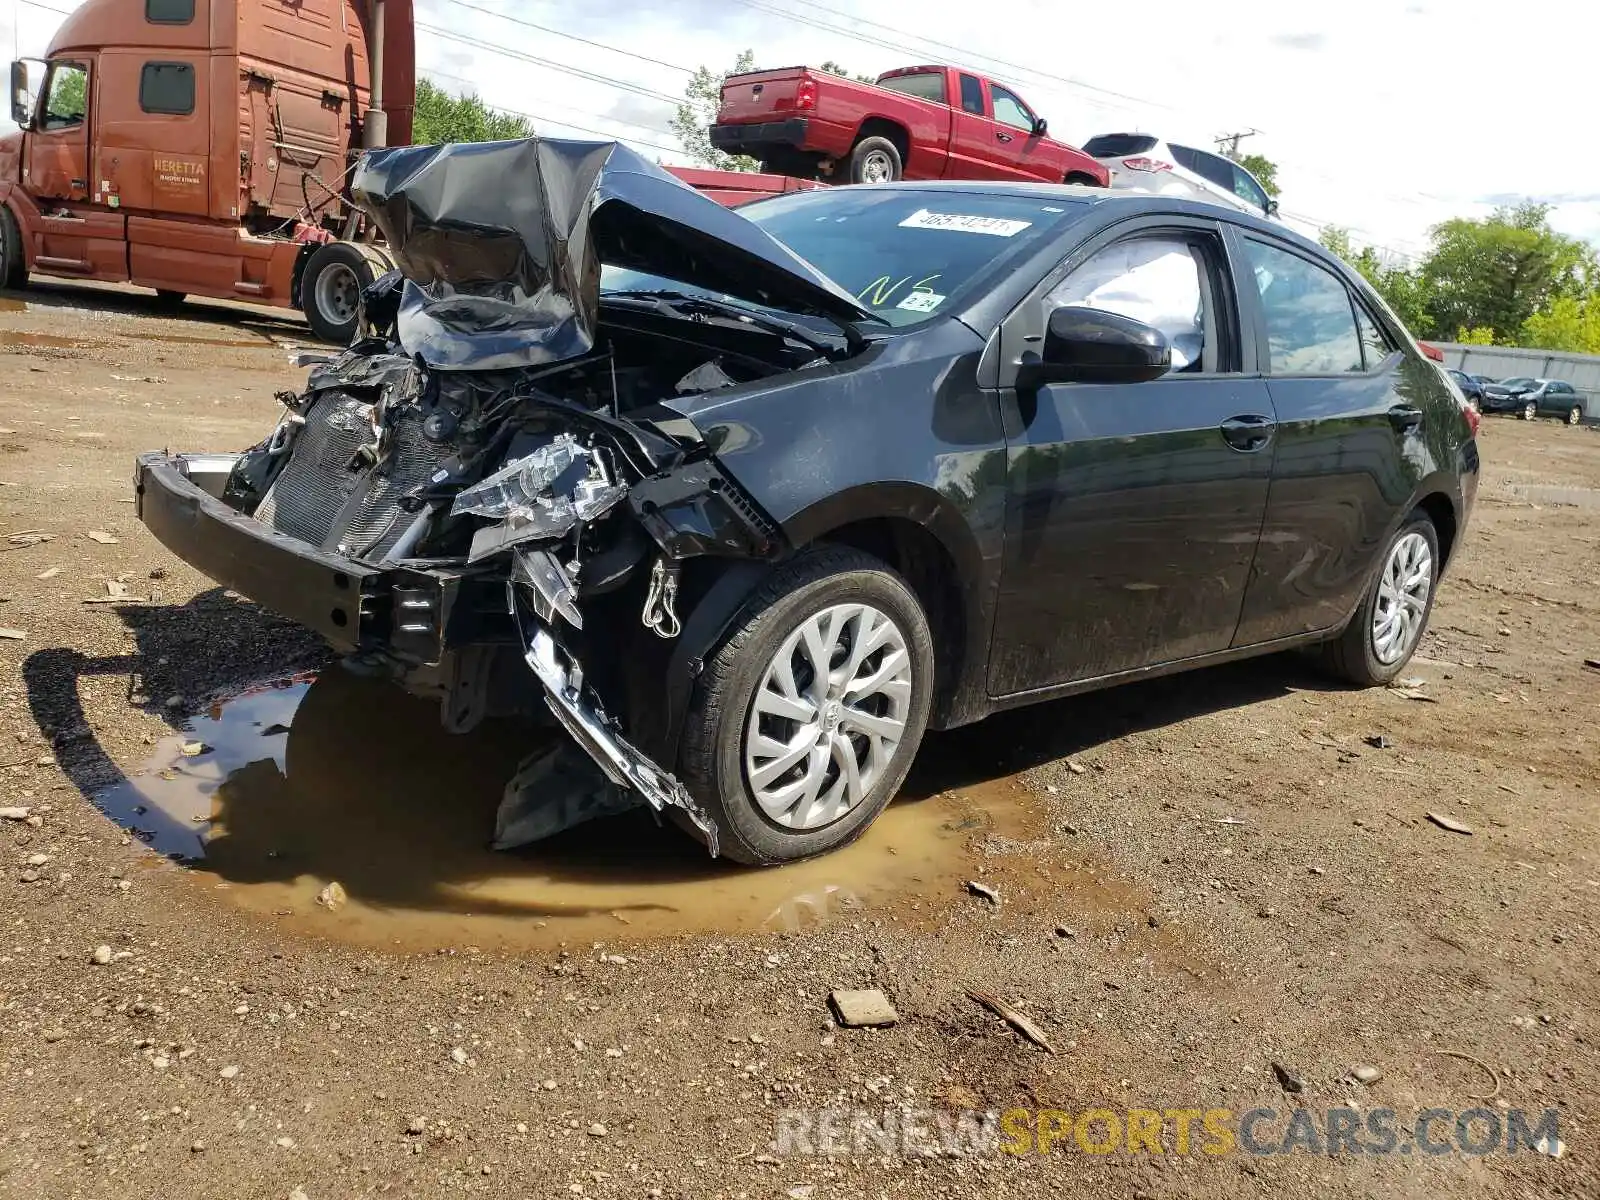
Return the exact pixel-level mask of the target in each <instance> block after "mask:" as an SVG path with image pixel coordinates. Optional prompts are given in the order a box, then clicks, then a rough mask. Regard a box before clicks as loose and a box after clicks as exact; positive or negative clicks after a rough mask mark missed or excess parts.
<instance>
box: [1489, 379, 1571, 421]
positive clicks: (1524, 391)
mask: <svg viewBox="0 0 1600 1200" xmlns="http://www.w3.org/2000/svg"><path fill="white" fill-rule="evenodd" d="M1482 406H1483V410H1484V411H1485V412H1513V413H1520V414H1521V416H1522V419H1523V420H1524V421H1532V420H1534V419H1535V418H1537V417H1538V416H1539V414H1540V413H1554V414H1556V415H1558V416H1560V417H1562V418H1563V419H1565V420H1566V422H1567V424H1568V425H1578V424H1581V423H1582V421H1583V418H1584V417H1585V416H1587V415H1588V407H1589V406H1588V400H1587V397H1585V395H1584V394H1583V393H1582V392H1580V391H1578V389H1577V388H1575V387H1573V386H1572V385H1571V384H1570V383H1568V382H1567V381H1566V380H1564V379H1532V378H1529V377H1528V376H1525V375H1523V376H1518V377H1516V378H1514V379H1506V380H1502V381H1501V382H1500V383H1495V384H1490V385H1489V386H1487V387H1485V388H1484V389H1483V402H1482Z"/></svg>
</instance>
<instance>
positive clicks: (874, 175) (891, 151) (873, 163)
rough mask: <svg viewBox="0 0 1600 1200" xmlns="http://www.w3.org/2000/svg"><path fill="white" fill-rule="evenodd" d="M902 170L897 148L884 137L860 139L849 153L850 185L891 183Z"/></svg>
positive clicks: (898, 176)
mask: <svg viewBox="0 0 1600 1200" xmlns="http://www.w3.org/2000/svg"><path fill="white" fill-rule="evenodd" d="M904 169H905V165H904V164H903V163H902V162H901V161H900V150H899V148H898V147H896V146H895V144H894V143H893V142H891V141H890V140H889V139H888V138H886V137H869V138H862V139H861V140H860V141H859V142H857V143H856V145H855V149H853V150H852V151H850V182H851V183H893V182H894V181H895V180H897V179H899V178H900V176H901V174H902V173H903V172H904Z"/></svg>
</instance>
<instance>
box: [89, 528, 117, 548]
mask: <svg viewBox="0 0 1600 1200" xmlns="http://www.w3.org/2000/svg"><path fill="white" fill-rule="evenodd" d="M83 536H84V537H86V538H88V539H89V540H90V541H91V542H99V543H100V544H101V545H102V546H115V545H117V544H118V542H119V539H118V538H114V537H112V536H111V535H110V534H109V533H106V532H105V531H104V530H100V529H91V530H89V531H88V532H87V533H85V534H84V535H83Z"/></svg>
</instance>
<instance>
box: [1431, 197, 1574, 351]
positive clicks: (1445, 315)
mask: <svg viewBox="0 0 1600 1200" xmlns="http://www.w3.org/2000/svg"><path fill="white" fill-rule="evenodd" d="M1549 212H1550V210H1549V207H1548V206H1547V205H1543V204H1535V203H1532V202H1527V203H1523V204H1519V205H1517V206H1516V207H1514V208H1499V209H1496V210H1495V211H1494V213H1493V215H1491V216H1489V217H1487V218H1485V219H1483V220H1477V221H1475V220H1470V219H1468V218H1465V217H1456V218H1454V219H1453V220H1449V221H1445V222H1443V223H1442V224H1440V225H1436V226H1434V228H1433V248H1432V250H1431V251H1430V252H1429V254H1428V256H1427V258H1426V259H1424V260H1423V263H1422V267H1421V272H1420V274H1421V278H1422V280H1423V282H1424V283H1425V284H1426V285H1427V289H1428V293H1429V295H1428V313H1429V316H1430V317H1431V318H1432V321H1433V324H1434V326H1435V327H1436V328H1438V329H1478V328H1489V329H1493V330H1496V331H1498V333H1499V335H1500V336H1501V337H1502V338H1505V339H1508V340H1510V341H1512V342H1514V341H1515V340H1516V339H1517V338H1518V336H1519V335H1520V334H1521V332H1522V330H1523V328H1524V327H1525V326H1526V325H1527V323H1528V321H1529V320H1530V319H1531V318H1532V317H1533V316H1534V315H1535V314H1536V313H1540V312H1543V311H1545V310H1547V309H1548V308H1549V307H1550V306H1551V305H1552V304H1554V303H1555V302H1556V301H1557V300H1560V299H1562V298H1563V297H1569V298H1574V299H1576V298H1578V297H1581V296H1582V295H1584V293H1585V292H1586V291H1587V290H1588V289H1589V288H1590V287H1591V286H1592V285H1593V284H1594V283H1595V282H1600V271H1597V269H1596V262H1595V252H1594V250H1593V249H1592V248H1591V247H1589V246H1587V245H1585V244H1584V243H1583V242H1580V241H1578V240H1577V239H1576V238H1570V237H1567V236H1565V235H1564V234H1560V233H1557V232H1556V231H1555V230H1553V229H1552V228H1550V222H1549V219H1548V218H1549Z"/></svg>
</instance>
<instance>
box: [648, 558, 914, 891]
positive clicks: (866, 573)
mask: <svg viewBox="0 0 1600 1200" xmlns="http://www.w3.org/2000/svg"><path fill="white" fill-rule="evenodd" d="M932 690H933V642H932V639H931V636H930V634H929V631H928V622H927V618H926V617H925V616H924V615H923V612H922V608H921V606H920V605H919V604H918V603H917V598H916V596H915V595H914V594H913V593H912V591H911V589H910V588H908V587H907V586H906V584H905V582H904V581H903V580H901V578H900V577H899V576H898V575H896V574H895V573H894V572H893V571H891V570H890V569H889V568H888V567H887V566H886V565H885V564H884V563H882V562H880V561H879V560H878V559H875V558H873V557H871V556H870V555H867V554H863V553H862V552H860V551H858V550H853V549H849V548H846V547H833V546H830V547H819V548H817V549H815V550H812V551H808V552H807V553H805V554H802V555H800V556H798V557H797V558H795V559H794V560H792V561H791V562H789V563H787V564H786V565H784V566H783V567H780V568H779V569H778V570H777V571H776V572H775V573H774V575H773V577H772V579H771V580H770V581H769V582H768V583H767V584H766V585H764V586H763V587H762V588H761V589H760V590H759V591H758V592H757V593H756V594H755V595H754V596H753V597H752V598H751V600H750V601H749V603H748V604H747V605H746V607H745V610H744V612H743V614H742V615H741V617H740V618H739V620H738V622H737V624H736V625H735V627H734V630H733V633H732V635H731V636H730V637H729V638H728V639H727V640H726V641H725V642H724V643H723V644H722V646H721V647H720V648H719V649H718V650H717V651H716V653H714V654H712V655H711V656H710V657H709V658H708V659H707V661H706V665H705V669H704V671H703V672H702V673H701V675H700V678H699V680H698V682H697V684H696V688H695V695H694V699H693V701H692V703H691V706H690V710H689V713H688V714H687V720H686V723H685V727H684V734H683V738H682V743H681V746H682V748H681V751H680V755H679V765H680V769H681V773H682V779H683V782H684V784H685V785H686V786H687V787H688V788H689V790H690V792H691V793H692V794H693V795H694V797H695V798H696V799H697V800H698V801H699V802H700V803H701V804H703V805H704V806H705V808H706V811H707V813H708V815H709V816H710V817H711V820H712V821H713V822H714V823H715V824H716V827H717V836H718V842H719V848H720V850H721V852H722V853H723V854H725V855H727V856H728V857H729V858H731V859H734V860H735V861H737V862H742V863H752V864H770V863H781V862H791V861H793V860H795V859H801V858H810V857H812V856H813V855H817V854H823V853H826V852H828V851H830V850H835V849H837V848H838V847H840V846H843V845H845V844H846V843H848V842H851V841H853V840H855V838H857V837H859V836H860V835H861V833H862V831H863V830H865V829H866V827H867V826H868V825H870V824H871V823H872V821H873V820H874V819H875V818H876V817H877V816H878V814H879V813H881V812H882V811H883V809H884V808H885V807H886V806H887V805H888V803H889V801H890V800H891V799H893V797H894V795H895V793H896V792H897V791H899V789H900V785H901V784H902V783H903V782H904V781H905V777H906V772H907V770H909V769H910V766H911V760H912V758H913V757H914V756H915V755H916V752H917V747H918V745H919V744H920V743H921V741H922V735H923V731H924V730H925V729H926V727H927V723H928V710H929V705H930V700H931V696H932Z"/></svg>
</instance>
